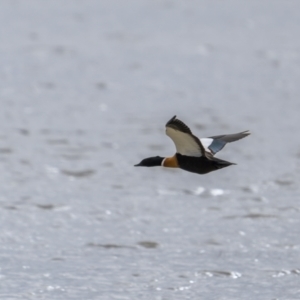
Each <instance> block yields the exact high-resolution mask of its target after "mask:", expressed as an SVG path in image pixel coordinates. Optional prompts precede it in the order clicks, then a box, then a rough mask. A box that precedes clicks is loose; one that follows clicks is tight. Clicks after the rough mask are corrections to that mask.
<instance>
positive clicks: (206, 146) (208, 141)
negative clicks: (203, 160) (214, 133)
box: [200, 138, 214, 154]
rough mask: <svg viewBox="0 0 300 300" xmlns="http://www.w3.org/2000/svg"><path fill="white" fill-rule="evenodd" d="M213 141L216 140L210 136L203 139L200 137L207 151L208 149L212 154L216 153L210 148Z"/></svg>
mask: <svg viewBox="0 0 300 300" xmlns="http://www.w3.org/2000/svg"><path fill="white" fill-rule="evenodd" d="M213 141H214V140H213V139H210V138H203V139H200V142H201V144H202V145H203V147H204V149H205V151H206V152H209V153H211V154H214V153H212V152H211V150H210V149H209V148H208V147H209V146H210V145H211V144H212V142H213Z"/></svg>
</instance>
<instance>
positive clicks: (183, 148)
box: [166, 116, 211, 158]
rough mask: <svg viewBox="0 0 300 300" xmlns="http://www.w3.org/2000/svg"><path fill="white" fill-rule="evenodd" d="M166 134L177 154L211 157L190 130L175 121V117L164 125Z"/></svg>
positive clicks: (180, 122)
mask: <svg viewBox="0 0 300 300" xmlns="http://www.w3.org/2000/svg"><path fill="white" fill-rule="evenodd" d="M166 134H167V136H169V137H170V138H171V139H172V140H173V142H174V144H175V147H176V152H177V153H180V154H181V155H186V156H196V157H200V156H207V157H208V158H209V157H211V154H210V153H206V152H205V149H204V147H203V145H202V144H201V142H200V140H199V139H198V138H197V137H196V136H194V135H193V134H192V131H191V130H190V128H189V127H188V126H187V125H185V124H184V123H183V122H182V121H180V120H178V119H176V116H174V117H173V118H172V119H171V120H170V121H168V123H167V124H166Z"/></svg>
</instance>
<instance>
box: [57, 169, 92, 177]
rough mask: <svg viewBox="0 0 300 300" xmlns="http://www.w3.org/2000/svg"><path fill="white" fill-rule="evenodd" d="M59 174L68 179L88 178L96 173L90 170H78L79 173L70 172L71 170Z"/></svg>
mask: <svg viewBox="0 0 300 300" xmlns="http://www.w3.org/2000/svg"><path fill="white" fill-rule="evenodd" d="M61 173H62V174H64V175H67V176H70V177H77V178H81V177H89V176H92V175H94V174H95V173H96V171H95V170H92V169H86V170H79V171H72V170H64V169H63V170H61Z"/></svg>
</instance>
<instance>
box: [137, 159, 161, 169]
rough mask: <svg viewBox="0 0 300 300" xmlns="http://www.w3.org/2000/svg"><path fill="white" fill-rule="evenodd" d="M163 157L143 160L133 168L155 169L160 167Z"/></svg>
mask: <svg viewBox="0 0 300 300" xmlns="http://www.w3.org/2000/svg"><path fill="white" fill-rule="evenodd" d="M163 160H164V157H160V156H154V157H148V158H145V159H143V160H142V161H141V162H140V163H139V164H137V165H134V166H135V167H156V166H161V165H162V161H163Z"/></svg>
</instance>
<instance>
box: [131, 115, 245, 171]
mask: <svg viewBox="0 0 300 300" xmlns="http://www.w3.org/2000/svg"><path fill="white" fill-rule="evenodd" d="M166 134H167V135H168V136H169V137H170V138H171V139H172V140H173V142H174V144H175V147H176V153H175V155H174V156H172V157H160V156H154V157H149V158H145V159H143V160H142V161H141V162H140V163H139V164H137V165H135V167H155V166H163V167H168V168H180V169H183V170H185V171H189V172H192V173H197V174H206V173H209V172H212V171H215V170H219V169H222V168H225V167H228V166H231V165H235V163H231V162H228V161H225V160H222V159H219V158H216V157H214V155H215V154H216V153H217V152H219V151H220V150H222V149H223V148H224V146H225V145H226V144H227V143H231V142H235V141H237V140H240V139H242V138H244V137H246V136H248V135H249V134H250V132H249V131H248V130H247V131H243V132H240V133H234V134H224V135H217V136H211V137H208V138H201V139H198V138H197V137H196V136H194V135H193V134H192V131H191V130H190V128H189V127H188V126H187V125H185V124H184V123H183V122H182V121H180V120H179V119H177V118H176V116H174V117H173V118H172V119H171V120H170V121H168V122H167V124H166Z"/></svg>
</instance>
